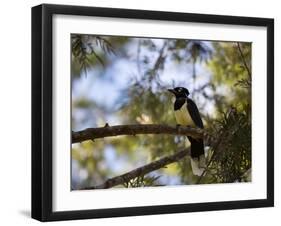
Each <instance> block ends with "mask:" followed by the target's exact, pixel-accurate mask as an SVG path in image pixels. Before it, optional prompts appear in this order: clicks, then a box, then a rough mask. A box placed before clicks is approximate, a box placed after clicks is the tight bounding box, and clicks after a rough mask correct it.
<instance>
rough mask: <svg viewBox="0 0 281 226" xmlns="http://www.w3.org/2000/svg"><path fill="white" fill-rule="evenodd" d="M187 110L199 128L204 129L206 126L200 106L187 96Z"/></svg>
mask: <svg viewBox="0 0 281 226" xmlns="http://www.w3.org/2000/svg"><path fill="white" fill-rule="evenodd" d="M187 110H188V112H189V114H190V116H191V118H192V120H193V121H194V124H195V125H196V126H198V127H199V128H201V129H203V127H204V126H203V122H202V119H201V116H200V114H199V111H198V108H197V106H196V104H195V103H194V102H193V101H192V100H191V99H189V98H187Z"/></svg>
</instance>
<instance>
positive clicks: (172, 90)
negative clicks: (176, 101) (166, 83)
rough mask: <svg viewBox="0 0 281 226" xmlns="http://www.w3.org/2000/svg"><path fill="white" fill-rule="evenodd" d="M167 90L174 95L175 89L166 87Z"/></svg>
mask: <svg viewBox="0 0 281 226" xmlns="http://www.w3.org/2000/svg"><path fill="white" fill-rule="evenodd" d="M168 91H169V92H171V93H173V94H175V95H176V91H175V90H174V89H168Z"/></svg>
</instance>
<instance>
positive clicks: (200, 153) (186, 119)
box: [168, 87, 206, 176]
mask: <svg viewBox="0 0 281 226" xmlns="http://www.w3.org/2000/svg"><path fill="white" fill-rule="evenodd" d="M168 91H170V92H171V93H173V94H174V95H175V97H176V99H175V102H174V112H175V117H176V121H177V124H179V125H183V126H191V127H198V128H201V129H203V127H204V126H203V122H202V119H201V116H200V113H199V111H198V108H197V106H196V104H195V103H194V102H193V101H192V100H191V99H190V98H189V97H188V96H189V91H188V89H186V88H184V87H176V88H174V89H168ZM188 140H189V141H190V150H191V168H192V172H193V174H194V175H197V176H200V175H201V174H202V173H203V171H204V167H206V160H205V153H204V141H203V139H195V138H192V137H191V136H188Z"/></svg>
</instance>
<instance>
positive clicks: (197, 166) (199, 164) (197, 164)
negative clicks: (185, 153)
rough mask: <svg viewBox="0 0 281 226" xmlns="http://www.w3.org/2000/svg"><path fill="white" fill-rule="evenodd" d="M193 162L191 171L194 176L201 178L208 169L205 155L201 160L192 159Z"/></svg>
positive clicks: (200, 157)
mask: <svg viewBox="0 0 281 226" xmlns="http://www.w3.org/2000/svg"><path fill="white" fill-rule="evenodd" d="M190 161H191V169H192V173H193V175H196V176H201V175H202V174H203V172H204V169H205V167H206V161H205V155H201V156H199V158H197V157H196V158H192V157H191V158H190Z"/></svg>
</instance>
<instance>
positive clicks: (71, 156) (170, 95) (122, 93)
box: [32, 4, 274, 221]
mask: <svg viewBox="0 0 281 226" xmlns="http://www.w3.org/2000/svg"><path fill="white" fill-rule="evenodd" d="M273 37H274V21H273V19H267V18H250V17H235V16H218V15H202V14H189V13H176V12H160V11H143V10H131V9H130V10H129V9H113V8H96V7H82V6H64V5H46V4H43V5H39V6H35V7H33V8H32V217H33V218H35V219H38V220H40V221H54V220H70V219H85V218H101V217H119V216H134V215H147V214H164V213H179V212H191V211H209V210H224V209H238V208H254V207H269V206H273V205H274V198H273V197H274V190H273V188H274V184H273V183H274V181H273V178H274V175H273V173H274V172H273V168H274V165H273V164H274V161H273V154H274V153H273V152H274V140H273V139H274V134H273V131H274V129H273V127H274V122H273V114H274V113H273V103H274V99H273V98H274V97H273V93H274V92H273V81H274V75H273V73H274V70H273V69H274V40H273Z"/></svg>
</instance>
